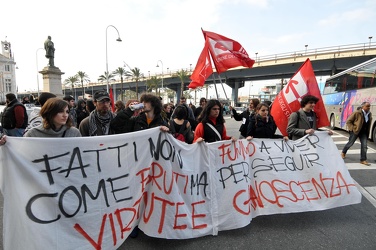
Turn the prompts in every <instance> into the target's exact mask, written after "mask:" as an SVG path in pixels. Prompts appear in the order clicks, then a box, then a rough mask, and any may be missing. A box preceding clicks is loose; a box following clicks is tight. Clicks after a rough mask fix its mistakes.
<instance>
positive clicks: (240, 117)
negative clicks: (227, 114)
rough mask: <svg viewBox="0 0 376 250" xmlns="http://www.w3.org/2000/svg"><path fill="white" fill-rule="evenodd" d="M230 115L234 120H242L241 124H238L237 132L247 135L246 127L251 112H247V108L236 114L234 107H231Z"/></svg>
mask: <svg viewBox="0 0 376 250" xmlns="http://www.w3.org/2000/svg"><path fill="white" fill-rule="evenodd" d="M232 116H233V117H234V119H235V120H236V121H243V120H244V121H243V122H242V125H240V128H239V132H240V134H241V135H242V136H243V137H247V128H248V124H249V119H250V116H253V114H252V115H251V112H249V109H247V110H246V111H243V113H241V114H238V113H237V112H236V110H235V109H232Z"/></svg>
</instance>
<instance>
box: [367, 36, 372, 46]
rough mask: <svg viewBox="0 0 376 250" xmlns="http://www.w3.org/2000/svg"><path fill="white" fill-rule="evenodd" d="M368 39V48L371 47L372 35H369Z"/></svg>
mask: <svg viewBox="0 0 376 250" xmlns="http://www.w3.org/2000/svg"><path fill="white" fill-rule="evenodd" d="M368 39H369V48H371V40H372V36H369V37H368Z"/></svg>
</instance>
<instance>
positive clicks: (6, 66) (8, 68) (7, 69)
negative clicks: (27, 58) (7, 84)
mask: <svg viewBox="0 0 376 250" xmlns="http://www.w3.org/2000/svg"><path fill="white" fill-rule="evenodd" d="M5 71H8V72H10V65H9V64H5Z"/></svg>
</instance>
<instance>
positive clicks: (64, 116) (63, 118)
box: [24, 97, 81, 137]
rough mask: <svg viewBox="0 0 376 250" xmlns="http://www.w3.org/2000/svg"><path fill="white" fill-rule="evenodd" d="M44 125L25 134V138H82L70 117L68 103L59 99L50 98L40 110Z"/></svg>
mask: <svg viewBox="0 0 376 250" xmlns="http://www.w3.org/2000/svg"><path fill="white" fill-rule="evenodd" d="M40 115H41V117H42V119H43V122H42V124H40V125H39V126H36V127H34V128H32V129H30V130H29V131H27V132H26V133H25V134H24V137H81V133H80V131H79V130H78V129H77V128H75V127H73V125H72V120H71V118H70V117H69V108H68V103H67V102H66V101H64V100H61V99H59V98H56V97H55V98H50V99H48V100H47V101H46V103H45V104H44V105H43V107H42V108H41V110H40Z"/></svg>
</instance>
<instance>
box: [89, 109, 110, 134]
mask: <svg viewBox="0 0 376 250" xmlns="http://www.w3.org/2000/svg"><path fill="white" fill-rule="evenodd" d="M113 118H114V115H113V114H112V112H107V114H106V115H104V116H103V115H100V114H99V113H98V112H97V110H96V109H95V110H93V111H92V112H91V113H90V115H89V135H90V136H97V135H98V132H97V129H98V128H97V124H100V125H101V129H102V134H103V135H108V132H109V131H110V121H111V120H112V119H113Z"/></svg>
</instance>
